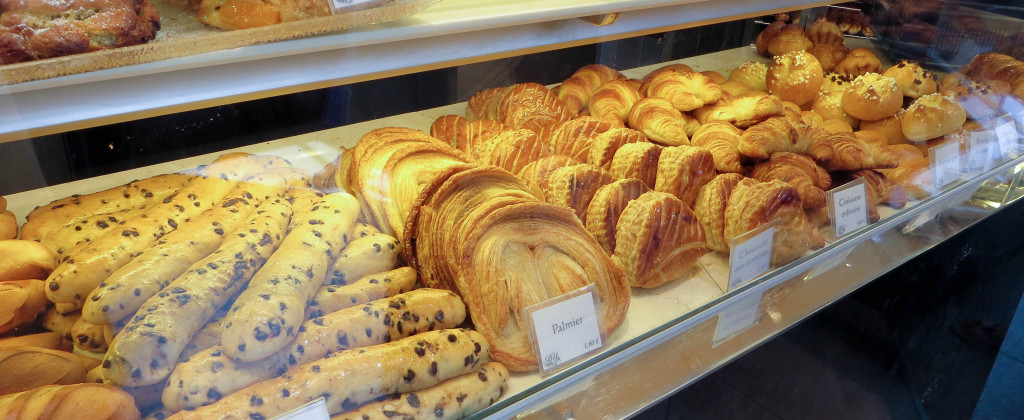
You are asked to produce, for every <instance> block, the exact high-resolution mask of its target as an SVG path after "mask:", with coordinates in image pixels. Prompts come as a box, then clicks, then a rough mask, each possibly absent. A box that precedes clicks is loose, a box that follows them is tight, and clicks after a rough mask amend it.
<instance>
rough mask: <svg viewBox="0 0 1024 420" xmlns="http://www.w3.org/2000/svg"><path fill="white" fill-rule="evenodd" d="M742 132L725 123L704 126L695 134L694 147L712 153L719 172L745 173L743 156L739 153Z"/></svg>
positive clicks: (711, 123)
mask: <svg viewBox="0 0 1024 420" xmlns="http://www.w3.org/2000/svg"><path fill="white" fill-rule="evenodd" d="M741 133H743V130H740V129H738V128H736V127H735V126H733V125H732V124H729V123H727V122H725V121H712V122H709V123H705V124H702V125H701V126H700V128H698V129H697V132H695V133H693V145H694V146H697V147H701V148H704V149H705V150H707V151H709V152H711V156H712V157H713V158H714V160H715V169H716V170H717V171H718V172H732V173H741V172H743V165H742V162H741V161H742V155H741V154H740V151H739V148H738V146H739V142H740V134H741Z"/></svg>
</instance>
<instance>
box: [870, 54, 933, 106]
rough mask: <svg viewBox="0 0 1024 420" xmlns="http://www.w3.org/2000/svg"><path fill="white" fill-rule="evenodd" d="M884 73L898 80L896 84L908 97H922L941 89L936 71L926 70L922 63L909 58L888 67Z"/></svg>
mask: <svg viewBox="0 0 1024 420" xmlns="http://www.w3.org/2000/svg"><path fill="white" fill-rule="evenodd" d="M882 75H883V76H885V77H891V78H893V79H894V80H896V86H899V88H900V91H901V92H903V96H906V97H908V98H920V97H922V96H924V95H930V94H933V93H935V92H936V91H938V89H939V86H938V83H937V81H936V80H937V79H936V77H935V73H932V72H931V71H928V70H925V69H924V68H923V67H921V65H920V64H918V63H916V62H913V61H909V60H902V61H900V62H899V63H896V64H895V65H893V66H892V67H889V68H888V69H886V70H885V73H882Z"/></svg>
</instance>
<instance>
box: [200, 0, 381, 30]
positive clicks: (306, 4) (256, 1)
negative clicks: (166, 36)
mask: <svg viewBox="0 0 1024 420" xmlns="http://www.w3.org/2000/svg"><path fill="white" fill-rule="evenodd" d="M385 2H386V0H371V1H368V2H363V3H359V4H358V6H356V7H358V9H365V8H369V7H374V6H377V5H380V4H383V3H385ZM354 10H356V9H353V8H352V6H349V7H346V8H345V9H344V11H346V12H347V11H354ZM332 14H334V12H333V11H332V9H331V6H330V4H329V3H328V2H326V1H322V0H320V1H318V0H280V1H263V0H201V1H200V2H199V10H198V11H197V13H196V18H197V19H199V21H200V22H203V23H205V24H207V25H210V26H215V27H218V28H221V29H231V30H236V29H246V28H255V27H259V26H268V25H274V24H277V23H281V22H294V21H298V20H304V19H312V18H317V17H324V16H331V15H332Z"/></svg>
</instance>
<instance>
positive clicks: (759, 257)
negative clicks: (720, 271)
mask: <svg viewBox="0 0 1024 420" xmlns="http://www.w3.org/2000/svg"><path fill="white" fill-rule="evenodd" d="M777 224H778V220H773V221H772V222H770V223H766V224H764V225H762V226H761V227H758V228H757V229H754V230H752V231H750V232H747V233H744V234H742V235H740V236H737V237H735V238H733V239H732V246H730V247H729V249H730V252H729V287H728V290H726V292H728V291H729V290H735V289H736V288H737V287H740V286H742V285H744V284H746V283H747V282H749V281H751V280H753V279H754V278H755V277H757V276H760V275H761V274H764V273H765V272H767V271H768V270H771V268H772V242H773V241H774V240H775V225H777Z"/></svg>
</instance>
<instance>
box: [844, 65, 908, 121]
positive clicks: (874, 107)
mask: <svg viewBox="0 0 1024 420" xmlns="http://www.w3.org/2000/svg"><path fill="white" fill-rule="evenodd" d="M842 104H843V110H844V111H846V113H847V114H850V116H852V117H854V118H857V119H860V120H880V119H882V118H885V117H888V116H890V115H892V114H895V113H896V112H897V111H899V110H900V108H902V107H903V92H902V91H900V88H899V86H897V85H896V80H895V79H893V78H891V77H886V76H882V75H881V74H878V73H866V74H863V75H861V76H857V78H856V79H853V82H850V88H849V89H848V90H847V91H846V93H845V94H844V95H843V99H842Z"/></svg>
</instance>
